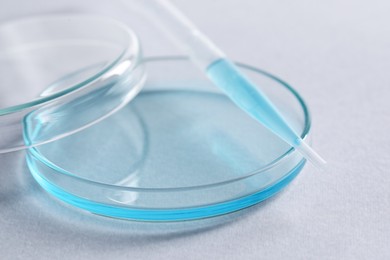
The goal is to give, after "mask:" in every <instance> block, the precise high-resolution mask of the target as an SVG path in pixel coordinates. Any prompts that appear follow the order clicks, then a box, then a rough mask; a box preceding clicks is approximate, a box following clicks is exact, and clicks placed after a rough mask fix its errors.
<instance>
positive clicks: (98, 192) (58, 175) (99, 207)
mask: <svg viewBox="0 0 390 260" xmlns="http://www.w3.org/2000/svg"><path fill="white" fill-rule="evenodd" d="M238 65H239V66H240V68H241V70H242V71H243V72H244V73H245V74H246V75H247V76H248V77H250V78H251V79H252V80H253V81H254V82H255V83H256V84H257V85H259V86H261V87H262V89H263V91H265V92H266V93H267V94H268V96H269V97H270V98H271V99H272V101H273V102H274V103H275V104H276V105H277V106H278V108H279V109H280V110H281V112H282V113H283V114H284V115H285V117H286V118H288V120H289V123H290V124H291V125H292V126H293V127H294V128H295V130H296V131H297V132H299V133H301V136H302V137H303V138H305V139H308V138H309V130H310V118H309V114H308V109H307V107H306V105H305V103H304V102H303V100H302V98H301V97H300V96H299V94H298V93H297V92H296V91H295V90H294V89H292V88H291V87H290V86H289V85H288V84H286V83H285V82H283V81H282V80H280V79H278V78H277V77H275V76H273V75H271V74H269V73H267V72H265V71H262V70H259V69H256V68H253V67H251V66H248V65H245V64H240V63H239V64H238ZM0 71H1V73H2V76H1V77H0V86H1V92H2V95H1V97H0V153H5V152H12V151H17V150H25V151H26V161H27V165H28V167H29V170H30V172H31V174H32V176H33V177H34V178H35V180H36V181H37V182H38V183H39V184H40V185H41V187H42V188H43V189H45V190H46V191H48V193H50V194H51V195H53V196H54V197H56V198H57V199H60V200H62V201H65V202H67V203H69V204H71V205H73V206H76V207H78V208H81V209H84V210H86V211H89V212H92V213H95V214H99V215H104V216H110V217H115V218H123V219H130V220H142V221H180V220H191V219H199V218H206V217H212V216H218V215H221V214H226V213H230V212H233V211H237V210H240V209H243V208H246V207H249V206H252V205H254V204H256V203H259V202H260V201H263V200H265V199H267V198H269V197H271V196H273V195H274V194H276V193H277V192H278V191H280V190H281V189H282V188H283V187H285V186H286V185H287V184H288V183H290V182H291V181H292V180H293V179H294V177H295V176H297V175H298V173H299V172H300V171H301V169H302V168H303V166H304V164H305V160H304V159H303V158H302V156H301V155H300V154H299V153H297V152H296V151H295V150H294V149H292V148H291V147H289V146H288V145H287V144H286V143H284V142H283V141H281V140H280V139H279V138H278V137H276V136H275V135H274V134H272V133H271V132H270V131H268V130H267V129H265V128H264V127H263V126H262V125H260V124H259V123H257V122H256V121H254V120H253V119H252V118H250V117H249V116H248V115H246V114H245V112H243V111H241V110H240V109H239V108H237V107H236V106H235V105H234V104H233V103H232V102H231V101H230V100H229V99H228V98H227V97H226V96H225V95H224V94H223V93H221V92H220V91H219V90H218V89H217V88H216V87H215V86H213V85H212V83H211V82H209V81H208V80H207V78H206V77H205V76H204V75H202V73H201V72H199V71H198V70H197V69H196V68H195V67H193V66H192V64H191V63H190V61H189V60H188V59H187V58H186V57H172V56H166V57H154V58H143V57H142V53H141V48H140V43H139V40H138V39H137V36H136V34H135V33H134V32H133V31H132V30H130V29H129V28H128V27H127V26H125V25H123V24H121V23H120V22H118V21H115V20H112V19H109V18H106V17H100V16H92V15H67V16H61V15H59V16H58V15H57V16H40V17H33V18H26V19H23V20H19V21H13V22H9V23H7V24H4V25H2V26H1V27H0ZM141 89H142V91H141ZM0 156H1V155H0Z"/></svg>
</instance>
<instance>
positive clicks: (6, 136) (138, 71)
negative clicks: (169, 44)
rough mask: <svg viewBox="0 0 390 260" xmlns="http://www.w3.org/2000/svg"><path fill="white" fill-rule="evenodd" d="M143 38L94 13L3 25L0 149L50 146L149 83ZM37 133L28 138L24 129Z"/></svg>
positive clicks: (0, 36)
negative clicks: (146, 81)
mask: <svg viewBox="0 0 390 260" xmlns="http://www.w3.org/2000/svg"><path fill="white" fill-rule="evenodd" d="M140 60H141V50H140V45H139V41H138V38H137V37H136V35H135V34H134V33H133V32H132V31H131V30H129V29H128V28H127V27H126V26H125V25H123V24H121V23H119V22H117V21H115V20H112V19H109V18H105V17H101V16H94V15H53V16H38V17H32V18H25V19H22V20H17V21H12V22H8V23H5V24H2V25H1V26H0V86H1V92H2V94H1V95H0V154H1V153H4V152H10V151H16V150H21V149H25V148H26V147H31V146H35V145H39V144H42V143H47V142H50V141H53V140H56V139H59V138H62V137H64V136H67V135H71V134H72V133H75V132H77V131H80V130H82V129H85V128H86V127H88V126H90V125H92V124H94V123H96V122H98V121H99V120H102V119H103V118H105V117H108V116H109V115H110V114H112V113H113V112H115V111H116V110H118V109H119V108H121V107H122V106H124V105H125V104H126V103H128V101H129V100H131V99H132V98H133V97H134V96H135V95H136V94H137V93H138V92H139V90H140V89H141V87H142V86H143V83H144V81H145V74H144V69H143V67H142V65H141V63H140ZM34 132H35V134H34V138H33V139H29V141H28V142H26V140H27V139H25V138H24V137H23V136H24V134H27V135H30V136H31V135H32V133H34Z"/></svg>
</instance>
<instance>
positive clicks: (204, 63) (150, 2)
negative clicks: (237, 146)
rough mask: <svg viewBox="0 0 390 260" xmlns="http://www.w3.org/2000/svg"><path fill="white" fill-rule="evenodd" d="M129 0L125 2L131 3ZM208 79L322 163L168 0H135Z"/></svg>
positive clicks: (230, 63)
mask: <svg viewBox="0 0 390 260" xmlns="http://www.w3.org/2000/svg"><path fill="white" fill-rule="evenodd" d="M131 2H132V1H129V2H127V3H131ZM137 2H138V4H142V6H143V7H144V8H145V9H146V10H147V13H148V14H149V15H152V16H153V19H154V21H155V22H156V24H157V25H159V26H160V27H161V28H162V29H163V30H164V31H165V32H166V33H167V34H168V36H170V38H172V40H173V41H174V42H175V43H176V44H177V45H178V46H179V47H180V48H181V49H183V50H184V51H185V52H186V53H187V54H188V55H189V57H190V59H191V60H192V61H193V62H194V63H195V64H196V65H197V66H198V67H199V68H200V69H201V70H202V71H204V72H205V73H206V75H207V76H208V78H209V79H210V80H211V81H212V82H213V83H214V84H215V85H216V86H217V87H219V88H220V89H222V90H223V91H224V92H225V94H226V95H227V96H228V97H229V98H230V99H231V100H232V101H233V102H234V103H235V104H236V105H237V106H238V107H240V108H241V109H242V110H244V111H245V112H246V113H248V114H249V115H250V116H252V117H253V118H254V119H256V120H257V121H259V122H260V123H262V124H263V125H264V126H265V127H267V128H268V129H269V130H271V131H272V132H273V133H275V134H276V135H278V136H279V137H280V138H281V139H283V140H284V141H285V142H287V143H288V144H289V145H291V146H292V147H294V148H295V149H296V150H297V151H299V152H300V153H301V154H302V155H303V157H305V158H306V159H308V160H309V161H310V162H312V163H313V164H314V165H315V166H317V167H322V166H323V165H324V164H325V163H326V162H325V160H324V159H322V158H321V157H320V156H319V155H318V154H317V153H316V152H315V151H314V150H313V149H312V148H311V147H310V146H309V145H307V144H306V143H305V142H304V141H303V140H302V138H301V137H300V136H299V135H298V134H297V133H296V132H295V131H294V130H293V129H292V128H291V127H290V126H289V125H288V124H287V122H286V121H285V120H284V118H283V116H282V115H281V114H280V113H279V112H278V110H277V108H276V107H275V106H274V105H273V104H272V102H271V101H270V100H269V99H268V98H267V96H266V95H265V94H264V93H262V92H261V91H260V90H259V88H258V87H256V86H255V85H254V84H253V83H252V82H251V81H250V80H249V79H248V78H247V77H245V76H244V75H243V74H242V73H241V72H240V71H239V69H238V68H237V67H236V66H235V65H234V63H233V62H232V61H230V60H229V59H228V58H227V57H226V55H225V54H224V53H223V52H222V51H221V50H220V49H219V48H218V47H217V46H216V45H215V44H214V43H212V42H211V41H210V40H209V39H208V38H207V37H206V36H205V35H204V34H202V33H201V32H200V31H199V30H198V29H197V28H196V26H195V25H194V24H192V23H191V21H190V20H189V19H188V18H187V17H185V16H184V14H183V13H181V11H180V10H179V9H177V8H176V7H175V6H174V5H173V4H172V3H171V2H170V1H169V0H137Z"/></svg>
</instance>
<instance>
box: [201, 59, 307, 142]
mask: <svg viewBox="0 0 390 260" xmlns="http://www.w3.org/2000/svg"><path fill="white" fill-rule="evenodd" d="M207 75H208V77H209V78H210V79H211V80H212V81H213V83H214V84H215V85H216V86H218V87H219V88H220V89H222V90H223V91H224V92H225V94H226V95H227V96H229V98H230V99H231V100H232V101H233V102H234V103H235V104H236V105H237V106H238V107H240V108H241V109H242V110H244V111H245V112H247V113H248V114H249V115H250V116H251V117H253V118H254V119H256V120H257V121H259V122H261V123H262V124H263V125H264V126H265V127H267V128H268V129H269V130H271V131H272V132H273V133H275V134H276V135H278V136H279V137H280V138H282V139H283V140H284V141H286V142H287V143H288V144H290V145H291V146H295V145H297V144H299V140H300V138H299V136H298V135H297V134H296V133H295V131H294V130H292V129H291V128H290V127H289V125H288V124H287V123H286V122H285V121H284V119H283V117H282V115H281V114H280V113H279V112H278V110H277V108H276V107H275V106H274V105H273V104H272V103H271V101H270V100H269V99H268V98H267V97H266V95H265V94H263V93H262V91H261V90H260V89H259V88H258V87H256V86H255V85H254V84H253V83H252V82H251V81H250V80H249V79H247V78H246V77H245V76H244V75H243V74H242V73H241V72H240V71H239V70H238V68H237V67H236V66H235V65H234V64H233V63H232V62H230V61H229V60H226V59H220V60H217V61H215V62H214V63H212V64H211V65H210V66H209V67H208V68H207Z"/></svg>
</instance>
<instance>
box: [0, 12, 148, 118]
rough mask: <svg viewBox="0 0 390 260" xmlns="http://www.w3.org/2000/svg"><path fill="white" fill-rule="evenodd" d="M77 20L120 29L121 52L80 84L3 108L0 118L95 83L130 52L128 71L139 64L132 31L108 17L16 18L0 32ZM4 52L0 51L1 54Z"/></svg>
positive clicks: (136, 41)
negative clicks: (123, 39) (123, 40)
mask: <svg viewBox="0 0 390 260" xmlns="http://www.w3.org/2000/svg"><path fill="white" fill-rule="evenodd" d="M70 18H72V19H79V20H85V19H90V20H92V19H93V20H96V21H102V22H106V23H110V24H112V26H114V27H117V28H118V29H120V30H121V31H122V32H123V33H124V34H125V35H127V36H128V37H127V41H126V43H125V44H124V46H125V47H124V48H123V50H122V51H121V52H120V54H119V55H118V56H117V57H116V58H115V59H113V60H112V61H111V62H110V63H109V64H107V65H106V66H105V67H104V68H102V69H101V70H100V71H98V72H96V73H95V74H93V75H91V76H90V77H88V78H86V79H84V80H82V81H81V82H80V83H77V84H75V85H73V86H70V87H68V88H66V89H64V90H61V91H58V92H55V93H53V94H51V95H48V96H45V97H41V98H37V99H33V100H31V101H28V102H24V103H21V104H17V105H13V106H9V107H5V108H1V109H0V116H3V115H8V114H12V113H17V112H20V111H22V110H25V109H29V108H33V107H35V106H39V105H44V104H45V103H49V102H51V101H53V100H56V99H59V98H61V97H63V96H65V95H67V94H70V93H73V92H75V91H77V90H79V89H82V88H83V87H85V86H87V85H88V84H89V83H90V82H93V81H95V80H96V79H98V78H100V77H101V76H102V75H103V74H105V73H106V72H108V71H110V70H111V69H112V68H113V67H115V66H116V65H117V64H119V63H120V62H121V60H122V59H123V58H124V57H125V54H126V53H127V52H131V53H133V54H134V56H135V61H136V62H133V63H132V64H131V66H130V68H129V70H133V69H134V68H135V67H136V66H137V64H138V63H139V62H140V55H141V54H140V53H141V47H140V41H139V38H138V36H137V35H136V34H135V33H134V31H132V30H131V29H130V28H129V27H128V26H126V25H125V24H123V23H121V22H119V21H117V20H115V19H112V18H110V17H106V16H101V15H93V14H71V15H69V14H68V15H50V14H49V15H36V16H31V17H26V18H17V19H15V20H10V21H7V22H5V23H2V24H1V25H0V30H1V29H3V28H6V27H7V26H11V25H20V24H23V23H32V22H37V21H45V20H46V21H50V20H60V19H70ZM2 51H4V50H0V52H2Z"/></svg>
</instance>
